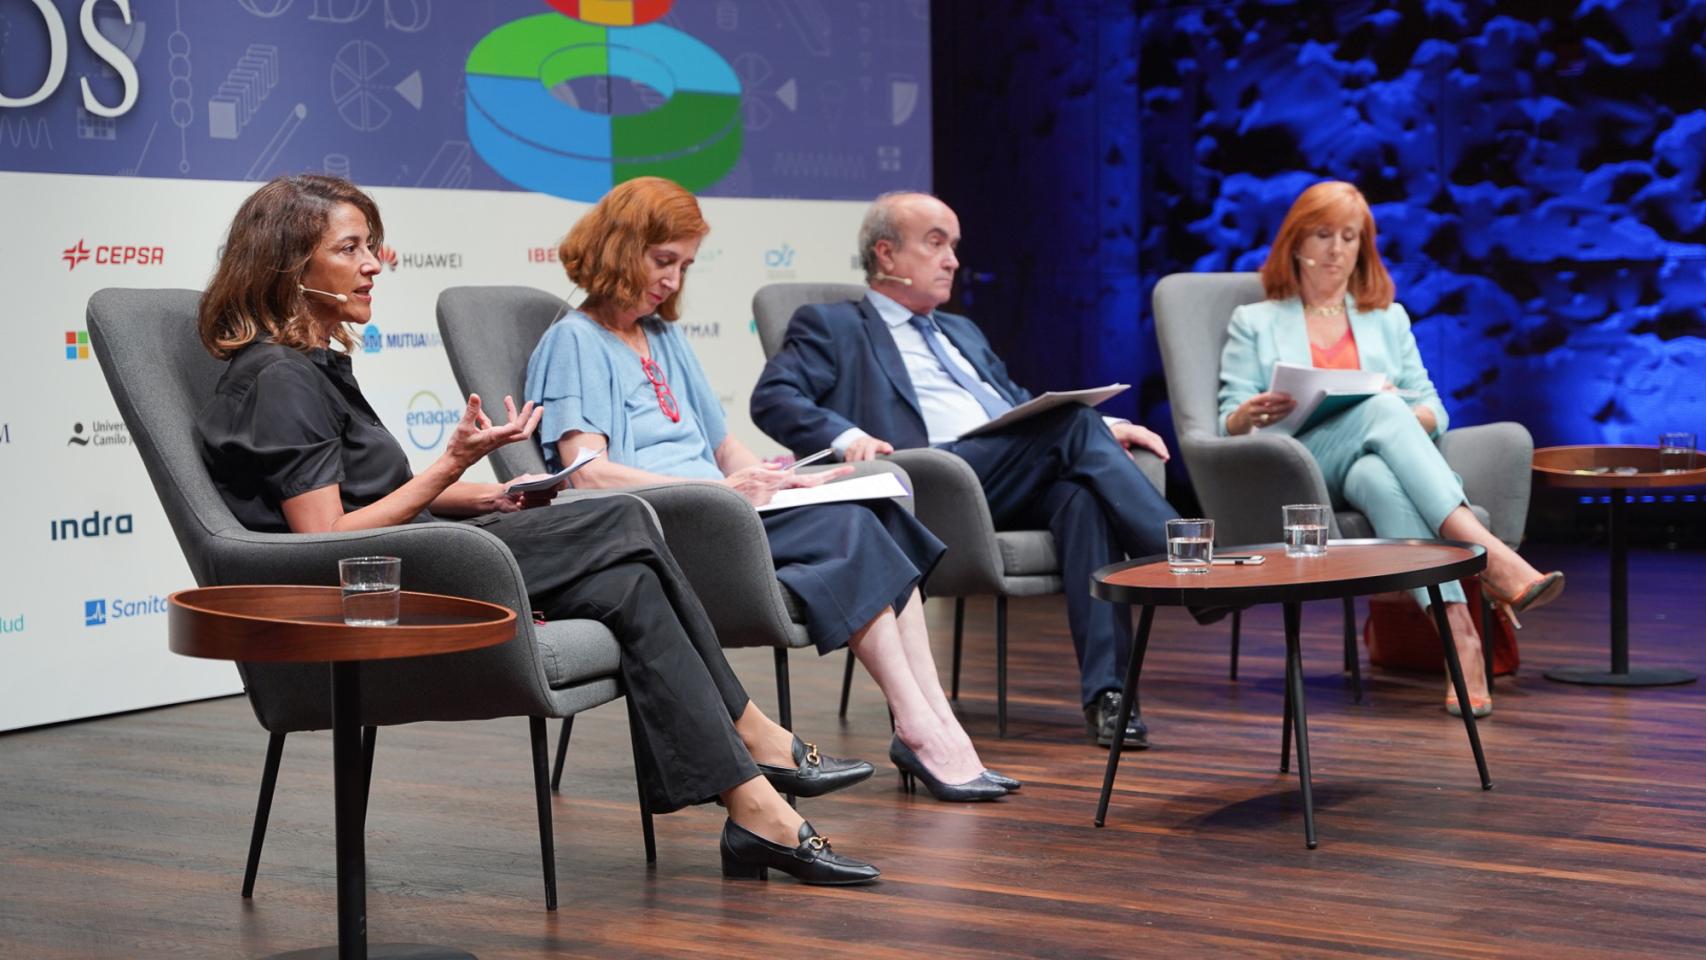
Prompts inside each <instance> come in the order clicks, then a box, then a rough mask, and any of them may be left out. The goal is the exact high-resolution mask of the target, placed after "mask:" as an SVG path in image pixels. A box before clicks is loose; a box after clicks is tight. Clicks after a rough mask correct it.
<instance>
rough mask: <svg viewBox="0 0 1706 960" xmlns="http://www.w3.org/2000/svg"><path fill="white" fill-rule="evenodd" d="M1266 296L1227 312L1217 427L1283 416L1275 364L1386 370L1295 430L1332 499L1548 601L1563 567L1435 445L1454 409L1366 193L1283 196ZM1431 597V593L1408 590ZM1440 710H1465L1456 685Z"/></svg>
mask: <svg viewBox="0 0 1706 960" xmlns="http://www.w3.org/2000/svg"><path fill="white" fill-rule="evenodd" d="M1262 287H1263V289H1264V290H1265V292H1266V293H1267V295H1268V299H1266V300H1264V301H1262V302H1260V303H1252V304H1246V305H1244V306H1241V307H1239V308H1238V309H1236V310H1234V311H1233V312H1232V323H1231V327H1230V329H1229V330H1228V337H1227V341H1226V346H1225V348H1224V349H1223V350H1222V351H1221V355H1220V429H1221V432H1222V433H1224V434H1228V435H1238V434H1243V433H1248V432H1250V431H1251V430H1253V429H1260V428H1262V427H1264V426H1266V425H1268V424H1272V423H1276V422H1278V421H1279V420H1281V419H1283V418H1284V417H1285V416H1286V414H1288V413H1290V412H1291V410H1292V408H1293V407H1295V406H1296V401H1295V400H1294V399H1293V398H1291V397H1289V396H1287V395H1285V394H1283V393H1275V392H1272V391H1270V390H1268V385H1269V383H1270V381H1271V379H1272V377H1273V370H1274V364H1275V362H1278V361H1284V362H1286V363H1291V364H1297V365H1302V366H1315V367H1322V368H1337V369H1360V370H1366V371H1372V372H1376V373H1381V374H1384V375H1385V376H1386V380H1387V391H1386V392H1384V393H1382V394H1380V395H1379V396H1375V397H1372V398H1370V399H1368V400H1366V401H1364V402H1362V403H1360V404H1358V405H1356V406H1354V407H1352V408H1350V409H1349V410H1347V411H1345V412H1344V413H1341V414H1339V415H1337V416H1335V417H1333V418H1332V419H1330V420H1327V421H1325V422H1323V423H1321V424H1319V425H1317V426H1315V427H1314V428H1312V429H1310V430H1308V431H1306V432H1304V433H1303V434H1301V435H1299V436H1298V438H1297V439H1298V440H1299V441H1301V442H1302V443H1303V445H1304V446H1305V447H1307V448H1308V449H1309V452H1310V453H1312V454H1314V456H1315V459H1316V461H1317V462H1318V463H1319V464H1320V466H1321V474H1322V476H1323V477H1324V478H1325V479H1326V481H1327V490H1328V492H1329V493H1330V494H1331V495H1332V497H1333V500H1334V502H1335V503H1343V504H1349V505H1350V506H1351V507H1354V508H1355V509H1357V510H1360V511H1361V512H1362V513H1363V514H1365V515H1366V516H1367V517H1368V519H1369V522H1370V523H1371V524H1373V526H1374V530H1375V533H1376V534H1378V535H1379V536H1381V537H1392V538H1403V537H1417V538H1423V539H1432V538H1435V537H1440V538H1444V539H1449V540H1467V541H1469V542H1472V543H1478V544H1481V545H1482V546H1484V547H1486V548H1487V569H1486V571H1485V572H1484V573H1483V574H1482V575H1481V578H1482V582H1483V584H1484V586H1485V589H1486V590H1487V592H1488V593H1489V595H1491V596H1492V597H1493V598H1494V600H1495V601H1496V602H1499V603H1501V604H1504V605H1505V606H1507V607H1509V608H1510V609H1511V610H1512V611H1514V612H1517V613H1520V612H1522V611H1524V610H1527V609H1530V608H1533V607H1536V606H1539V605H1541V604H1545V603H1550V602H1551V601H1552V600H1554V599H1556V598H1557V596H1558V595H1559V593H1561V592H1562V591H1563V587H1564V575H1563V574H1562V573H1558V572H1556V571H1554V572H1552V573H1547V574H1542V573H1540V571H1538V570H1536V569H1535V568H1534V567H1533V566H1531V565H1530V564H1529V563H1528V561H1526V560H1524V559H1523V558H1522V557H1521V556H1519V555H1518V554H1517V553H1516V551H1514V550H1512V549H1510V548H1509V547H1507V546H1505V545H1504V544H1503V543H1502V542H1500V540H1499V539H1498V538H1497V537H1495V536H1493V534H1492V533H1491V532H1489V531H1488V530H1487V528H1486V527H1485V526H1482V524H1481V522H1480V521H1479V520H1477V519H1476V518H1475V515H1474V514H1473V513H1472V512H1470V510H1469V507H1468V503H1467V501H1466V500H1465V498H1464V495H1463V485H1462V484H1461V483H1460V482H1459V481H1458V478H1457V475H1456V474H1454V473H1453V472H1452V470H1451V467H1449V466H1448V465H1447V464H1446V462H1445V458H1444V457H1443V456H1441V455H1440V452H1439V448H1438V447H1436V446H1435V445H1434V441H1436V440H1438V439H1439V437H1440V435H1441V434H1443V433H1445V428H1446V424H1447V422H1448V420H1449V418H1448V416H1447V414H1446V412H1445V407H1444V405H1443V404H1441V403H1440V399H1439V392H1438V391H1436V390H1435V389H1434V385H1433V381H1432V380H1430V379H1429V378H1428V372H1427V370H1426V368H1424V367H1423V366H1422V358H1421V355H1420V353H1419V352H1418V351H1417V350H1416V337H1415V334H1413V333H1412V332H1411V331H1410V317H1409V314H1407V313H1405V312H1404V308H1403V307H1402V306H1399V305H1398V304H1397V303H1394V302H1393V300H1392V295H1393V286H1392V278H1391V276H1390V275H1388V274H1387V272H1386V267H1385V266H1384V265H1383V264H1382V263H1381V262H1380V253H1379V251H1378V250H1376V249H1375V231H1374V216H1373V214H1372V213H1371V212H1370V211H1369V207H1368V201H1367V200H1365V199H1364V198H1363V195H1362V193H1361V192H1360V191H1358V190H1357V188H1356V187H1353V186H1351V185H1350V184H1348V183H1342V182H1337V181H1328V182H1324V183H1318V184H1315V185H1314V186H1312V187H1310V188H1309V189H1307V190H1305V191H1303V193H1302V194H1301V195H1300V196H1299V197H1298V198H1297V200H1296V201H1295V202H1293V203H1292V206H1291V211H1290V212H1289V213H1287V214H1286V217H1285V222H1284V223H1282V224H1280V228H1279V234H1278V235H1277V236H1276V237H1275V238H1274V243H1273V246H1272V248H1271V249H1270V250H1269V252H1268V259H1267V262H1266V263H1264V264H1263V265H1262ZM1413 592H1414V594H1415V595H1416V597H1417V600H1418V601H1419V602H1420V603H1421V604H1422V605H1423V606H1426V605H1427V603H1428V598H1427V592H1426V591H1423V590H1417V591H1413ZM1440 593H1441V595H1442V597H1443V598H1444V600H1445V603H1446V616H1447V618H1448V620H1449V622H1450V624H1451V630H1452V634H1453V635H1454V636H1455V637H1456V639H1457V646H1458V656H1459V657H1460V658H1461V659H1462V661H1463V668H1464V671H1465V678H1466V679H1467V680H1468V686H1469V693H1470V706H1471V709H1473V710H1474V712H1475V715H1476V716H1486V715H1487V714H1489V713H1491V712H1492V707H1493V704H1492V696H1491V694H1490V693H1489V691H1488V686H1487V677H1486V676H1485V673H1484V670H1483V668H1482V660H1481V652H1480V649H1481V641H1480V637H1479V634H1478V632H1477V630H1476V626H1475V618H1474V617H1473V616H1471V615H1470V612H1469V610H1468V608H1467V606H1466V605H1465V602H1464V596H1463V590H1462V588H1461V587H1459V586H1458V585H1457V584H1456V583H1448V584H1445V585H1443V586H1442V587H1441V588H1440ZM1446 709H1447V710H1450V711H1451V712H1452V713H1453V714H1456V713H1458V712H1460V709H1461V708H1460V707H1459V705H1458V703H1457V699H1456V696H1455V695H1454V694H1450V693H1448V694H1447V697H1446Z"/></svg>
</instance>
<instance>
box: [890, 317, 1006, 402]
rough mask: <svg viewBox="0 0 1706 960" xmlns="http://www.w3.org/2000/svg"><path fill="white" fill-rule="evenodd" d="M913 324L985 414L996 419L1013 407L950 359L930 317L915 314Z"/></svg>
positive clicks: (942, 363)
mask: <svg viewBox="0 0 1706 960" xmlns="http://www.w3.org/2000/svg"><path fill="white" fill-rule="evenodd" d="M912 325H913V326H915V327H917V328H918V332H919V333H921V334H923V335H924V345H925V346H927V347H929V348H930V352H931V353H932V354H934V355H935V357H936V362H937V363H939V364H941V365H942V369H943V370H946V371H947V372H948V376H950V377H953V378H954V382H955V383H957V384H959V385H960V387H961V388H963V389H964V390H965V392H967V393H969V394H971V396H972V399H973V400H976V401H977V402H978V405H979V406H981V407H983V413H984V415H985V416H987V417H989V419H991V420H994V419H995V418H996V417H999V416H1001V415H1002V414H1004V413H1006V412H1007V411H1009V410H1011V409H1013V405H1012V404H1011V403H1008V402H1007V401H1005V400H1003V399H1001V395H1000V394H998V393H996V392H995V391H994V390H991V389H990V388H989V385H988V384H986V383H984V382H983V381H982V380H979V379H978V378H977V377H976V376H974V375H972V374H969V373H967V372H965V371H964V370H962V369H961V368H960V365H959V364H957V363H955V362H954V361H952V360H950V359H948V351H947V348H946V347H945V345H944V344H943V343H942V334H941V331H939V330H937V329H936V325H935V324H934V323H932V322H931V321H930V318H929V317H925V316H920V315H918V314H913V315H912Z"/></svg>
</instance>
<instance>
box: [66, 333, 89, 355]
mask: <svg viewBox="0 0 1706 960" xmlns="http://www.w3.org/2000/svg"><path fill="white" fill-rule="evenodd" d="M65 359H67V360H87V359H89V331H87V330H67V331H65Z"/></svg>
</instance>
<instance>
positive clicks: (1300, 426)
mask: <svg viewBox="0 0 1706 960" xmlns="http://www.w3.org/2000/svg"><path fill="white" fill-rule="evenodd" d="M1385 386H1386V376H1385V375H1384V374H1379V373H1370V372H1368V371H1365V370H1322V369H1320V368H1319V367H1300V366H1297V365H1296V364H1292V363H1283V362H1281V363H1275V364H1274V378H1273V383H1272V385H1271V386H1269V387H1268V389H1269V390H1270V391H1272V392H1274V393H1286V394H1290V395H1291V398H1292V399H1293V400H1296V401H1297V406H1295V407H1293V408H1292V409H1291V413H1289V414H1286V417H1285V419H1283V420H1281V421H1279V422H1277V423H1270V424H1268V425H1267V426H1265V427H1257V428H1256V429H1258V430H1273V431H1275V432H1276V433H1287V434H1291V435H1293V436H1296V435H1297V434H1300V433H1302V432H1304V431H1305V430H1310V429H1313V428H1314V427H1315V426H1316V425H1317V424H1320V423H1322V422H1323V421H1326V420H1329V419H1331V418H1333V417H1335V416H1337V415H1338V414H1341V413H1343V412H1345V411H1346V410H1349V409H1350V408H1351V407H1354V406H1356V405H1357V404H1359V403H1361V402H1363V401H1364V400H1367V399H1368V398H1369V397H1372V396H1374V395H1375V394H1377V393H1379V392H1380V391H1381V389H1382V388H1384V387H1385Z"/></svg>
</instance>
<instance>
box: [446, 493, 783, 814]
mask: <svg viewBox="0 0 1706 960" xmlns="http://www.w3.org/2000/svg"><path fill="white" fill-rule="evenodd" d="M469 522H470V523H474V524H478V525H479V526H482V527H484V528H485V529H486V530H487V531H489V532H491V533H492V534H493V535H495V536H496V537H497V538H498V539H500V540H502V541H503V542H504V543H505V544H506V545H507V546H508V547H509V549H510V552H511V553H513V554H515V560H516V563H517V565H519V566H520V567H521V575H522V579H523V580H524V581H525V582H526V584H527V593H528V597H529V599H530V600H531V601H532V603H533V607H534V609H535V610H538V611H539V612H540V613H542V614H543V615H544V617H545V619H547V620H575V619H580V620H597V621H598V622H600V623H602V624H604V625H605V626H606V627H608V628H609V630H610V632H611V633H613V634H615V635H616V642H617V643H618V644H620V645H621V647H622V660H621V669H622V681H623V683H624V685H625V686H626V688H627V693H628V697H629V698H630V699H631V700H632V701H633V704H634V707H635V715H636V716H638V718H639V724H640V731H639V732H640V738H639V739H640V743H641V746H642V749H641V751H640V752H641V754H642V756H640V757H636V758H635V762H636V764H638V765H639V766H640V767H641V770H640V771H639V772H640V782H641V784H643V786H644V789H645V790H646V796H647V798H648V800H649V801H650V802H651V807H652V810H653V811H654V812H657V813H668V812H670V811H672V810H679V809H681V808H682V807H685V806H689V805H691V804H695V803H703V802H705V801H707V800H710V799H711V798H713V797H715V796H717V795H718V794H720V793H722V792H724V791H726V790H728V789H730V788H732V787H735V786H738V785H739V784H742V783H745V782H746V781H748V780H750V779H752V778H753V777H756V776H758V767H757V765H756V764H754V763H753V760H752V756H751V754H750V753H748V752H747V749H746V745H745V744H743V743H742V742H741V739H740V736H739V734H737V733H736V732H735V727H734V718H736V717H738V716H740V714H741V713H742V711H744V710H745V709H746V706H747V703H748V702H749V701H750V698H749V697H748V696H747V695H746V690H745V689H744V688H743V687H742V686H741V683H740V680H739V679H738V678H737V677H736V676H735V673H734V670H733V669H732V668H731V667H730V666H729V662H728V660H727V659H725V658H724V656H723V648H722V646H721V645H720V644H719V643H718V642H717V635H716V632H715V631H714V630H713V629H712V627H711V620H710V617H709V616H708V615H707V614H706V613H705V608H704V607H703V606H702V605H700V603H699V598H698V597H697V596H695V595H694V593H693V589H692V588H691V587H689V586H688V585H687V579H686V577H685V576H683V575H682V572H681V568H680V567H679V566H677V565H676V562H675V558H674V557H672V556H671V555H670V552H669V548H668V547H666V546H665V545H664V539H663V534H662V532H660V531H659V530H658V529H657V527H656V525H655V524H653V522H652V518H651V515H650V513H649V512H648V511H647V510H646V507H645V505H644V504H643V503H642V502H641V501H640V500H639V499H638V498H635V497H631V496H626V495H615V496H608V497H596V498H592V499H587V500H577V501H572V502H569V503H562V504H556V505H553V506H549V507H537V508H534V509H530V510H522V511H519V512H517V513H494V514H487V515H485V516H482V517H476V518H474V519H473V520H471V521H469Z"/></svg>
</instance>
